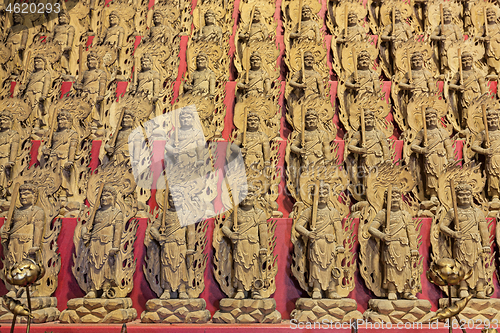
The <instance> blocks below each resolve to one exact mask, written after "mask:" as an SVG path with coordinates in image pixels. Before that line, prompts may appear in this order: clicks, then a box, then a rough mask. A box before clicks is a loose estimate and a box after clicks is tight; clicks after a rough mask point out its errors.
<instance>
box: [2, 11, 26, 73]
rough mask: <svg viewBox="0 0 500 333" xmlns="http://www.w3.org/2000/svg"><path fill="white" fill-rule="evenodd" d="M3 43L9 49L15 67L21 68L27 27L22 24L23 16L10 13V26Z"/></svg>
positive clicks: (19, 69)
mask: <svg viewBox="0 0 500 333" xmlns="http://www.w3.org/2000/svg"><path fill="white" fill-rule="evenodd" d="M5 36H6V37H5V45H6V46H7V47H8V49H10V50H11V57H10V60H12V62H13V64H14V66H15V69H16V70H18V71H19V72H20V71H21V70H22V66H23V57H24V50H25V49H26V43H27V42H28V27H27V26H25V25H24V24H23V16H22V14H20V13H14V14H13V15H12V26H11V27H10V28H8V29H7V31H6V33H5Z"/></svg>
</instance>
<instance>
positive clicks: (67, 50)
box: [49, 11, 76, 81]
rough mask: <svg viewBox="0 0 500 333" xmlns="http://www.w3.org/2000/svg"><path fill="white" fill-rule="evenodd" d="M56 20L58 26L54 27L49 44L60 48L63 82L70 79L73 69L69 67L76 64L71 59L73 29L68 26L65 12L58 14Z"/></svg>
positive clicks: (73, 37)
mask: <svg viewBox="0 0 500 333" xmlns="http://www.w3.org/2000/svg"><path fill="white" fill-rule="evenodd" d="M58 19H59V22H58V25H56V26H55V27H54V30H53V32H52V36H50V39H49V42H51V43H53V44H55V45H59V46H60V48H61V51H62V54H61V58H60V60H59V63H60V66H61V70H62V71H63V80H64V81H69V80H71V79H72V70H73V69H74V68H72V66H71V65H73V63H76V61H73V59H71V57H72V56H73V57H74V52H72V51H73V47H74V44H73V43H74V39H75V27H73V26H72V25H70V24H69V21H70V17H69V15H68V13H67V12H65V11H61V12H59V14H58Z"/></svg>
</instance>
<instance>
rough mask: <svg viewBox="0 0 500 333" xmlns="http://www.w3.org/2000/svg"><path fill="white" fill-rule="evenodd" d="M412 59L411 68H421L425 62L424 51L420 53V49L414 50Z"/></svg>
mask: <svg viewBox="0 0 500 333" xmlns="http://www.w3.org/2000/svg"><path fill="white" fill-rule="evenodd" d="M410 61H411V68H412V69H420V68H422V66H423V64H424V56H423V55H422V53H420V52H418V51H417V52H414V53H413V54H412V55H411V58H410Z"/></svg>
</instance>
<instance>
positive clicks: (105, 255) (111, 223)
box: [81, 185, 124, 298]
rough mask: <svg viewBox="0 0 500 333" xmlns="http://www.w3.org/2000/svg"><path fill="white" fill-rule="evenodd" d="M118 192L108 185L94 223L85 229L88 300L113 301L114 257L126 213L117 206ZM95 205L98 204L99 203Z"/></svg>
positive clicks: (83, 234) (115, 283)
mask: <svg viewBox="0 0 500 333" xmlns="http://www.w3.org/2000/svg"><path fill="white" fill-rule="evenodd" d="M116 196H117V191H116V189H115V188H114V187H113V186H110V185H105V186H104V187H103V190H102V195H101V198H100V208H99V209H97V211H96V213H95V217H94V220H93V221H89V225H87V226H83V227H82V236H81V237H82V239H83V240H84V242H85V244H86V246H88V247H89V257H88V260H89V262H90V270H89V272H88V273H89V276H88V279H89V280H90V281H91V289H90V291H89V292H88V293H87V295H85V298H98V297H102V298H112V297H113V295H112V293H113V292H112V288H113V286H116V285H118V283H120V281H116V280H115V279H116V278H115V274H114V271H115V270H116V267H115V266H116V265H121V263H120V262H115V261H116V260H115V258H114V256H115V255H116V254H117V253H118V252H119V251H120V242H121V236H122V230H123V223H124V221H123V214H122V212H121V211H120V209H118V208H116V207H115V202H116ZM96 205H99V204H98V203H96Z"/></svg>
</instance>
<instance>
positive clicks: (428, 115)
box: [425, 106, 438, 126]
mask: <svg viewBox="0 0 500 333" xmlns="http://www.w3.org/2000/svg"><path fill="white" fill-rule="evenodd" d="M437 121H438V116H437V110H436V109H434V108H433V107H430V106H428V107H427V108H426V109H425V122H426V123H427V126H437Z"/></svg>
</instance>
